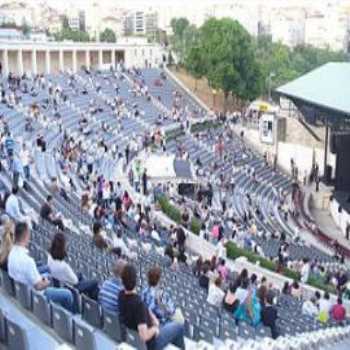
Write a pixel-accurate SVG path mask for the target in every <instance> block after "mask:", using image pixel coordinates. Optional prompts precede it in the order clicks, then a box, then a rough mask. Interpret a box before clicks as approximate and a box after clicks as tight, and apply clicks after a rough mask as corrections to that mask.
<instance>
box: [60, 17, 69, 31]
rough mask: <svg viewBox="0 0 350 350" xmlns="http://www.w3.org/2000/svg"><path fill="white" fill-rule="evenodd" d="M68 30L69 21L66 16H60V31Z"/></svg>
mask: <svg viewBox="0 0 350 350" xmlns="http://www.w3.org/2000/svg"><path fill="white" fill-rule="evenodd" d="M68 28H69V21H68V17H67V16H66V15H63V16H62V29H68Z"/></svg>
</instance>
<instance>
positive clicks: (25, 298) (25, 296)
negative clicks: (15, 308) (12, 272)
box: [14, 281, 31, 310]
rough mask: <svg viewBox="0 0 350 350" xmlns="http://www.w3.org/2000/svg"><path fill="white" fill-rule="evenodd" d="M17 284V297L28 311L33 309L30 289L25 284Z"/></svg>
mask: <svg viewBox="0 0 350 350" xmlns="http://www.w3.org/2000/svg"><path fill="white" fill-rule="evenodd" d="M14 284H15V296H16V299H17V300H18V301H19V302H20V304H21V305H22V306H23V307H24V308H25V309H27V310H29V309H31V295H30V289H29V287H28V286H26V285H25V284H24V283H21V282H17V281H15V282H14Z"/></svg>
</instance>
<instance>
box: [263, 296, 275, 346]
mask: <svg viewBox="0 0 350 350" xmlns="http://www.w3.org/2000/svg"><path fill="white" fill-rule="evenodd" d="M277 318H278V313H277V308H276V307H275V306H274V294H273V293H272V292H269V293H268V294H267V296H266V300H265V306H264V307H263V309H262V312H261V320H262V323H263V325H264V326H265V327H269V328H270V329H271V335H272V338H273V339H276V338H277V337H278V335H279V331H278V328H277V325H276V321H277Z"/></svg>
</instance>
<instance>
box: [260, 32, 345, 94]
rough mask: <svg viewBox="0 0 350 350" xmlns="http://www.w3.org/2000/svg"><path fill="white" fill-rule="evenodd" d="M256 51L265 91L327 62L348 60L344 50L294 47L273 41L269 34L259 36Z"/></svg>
mask: <svg viewBox="0 0 350 350" xmlns="http://www.w3.org/2000/svg"><path fill="white" fill-rule="evenodd" d="M256 51H257V55H256V56H257V58H258V61H259V62H260V64H261V69H262V75H263V81H264V84H263V91H264V92H265V93H266V92H267V91H268V88H269V87H268V85H269V84H271V88H272V89H274V88H276V87H278V86H280V85H282V84H285V83H286V82H288V81H290V80H293V79H295V78H298V77H299V76H301V75H304V74H306V73H307V72H309V71H311V70H313V69H315V68H317V67H319V66H321V65H323V64H325V63H327V62H343V61H347V60H348V57H347V56H346V54H344V53H343V52H337V51H331V50H329V49H320V48H315V47H312V46H297V47H296V48H294V49H292V48H289V47H287V46H286V45H284V44H282V43H280V42H277V43H274V42H272V40H271V38H270V37H268V36H260V37H258V38H257V41H256ZM271 75H273V79H271V81H269V80H270V79H269V76H271Z"/></svg>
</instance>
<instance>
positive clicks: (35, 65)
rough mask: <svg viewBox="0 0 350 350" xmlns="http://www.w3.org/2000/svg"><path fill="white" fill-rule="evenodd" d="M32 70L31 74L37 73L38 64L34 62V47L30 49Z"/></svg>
mask: <svg viewBox="0 0 350 350" xmlns="http://www.w3.org/2000/svg"><path fill="white" fill-rule="evenodd" d="M32 72H33V74H37V73H38V65H37V62H36V49H33V50H32Z"/></svg>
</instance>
